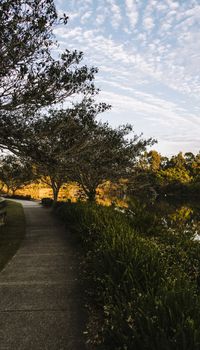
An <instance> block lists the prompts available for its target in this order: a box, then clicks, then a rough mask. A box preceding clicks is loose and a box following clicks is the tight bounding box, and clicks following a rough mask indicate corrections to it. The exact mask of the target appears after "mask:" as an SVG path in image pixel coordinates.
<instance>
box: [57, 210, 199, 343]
mask: <svg viewBox="0 0 200 350" xmlns="http://www.w3.org/2000/svg"><path fill="white" fill-rule="evenodd" d="M54 209H55V211H56V213H57V215H58V216H59V217H60V218H61V219H62V220H64V221H65V223H66V224H67V226H68V227H70V229H71V232H72V233H73V234H74V235H75V236H77V237H78V238H79V239H80V242H81V243H82V245H83V248H84V249H83V251H84V260H85V261H84V264H83V266H84V270H83V278H85V279H86V281H88V295H89V296H90V298H89V304H90V308H89V312H88V316H89V317H88V319H89V323H88V326H87V343H88V344H90V345H91V349H94V348H95V349H96V350H132V349H137V350H161V349H162V350H180V349H181V350H199V349H200V329H199V324H200V311H199V310H200V263H199V259H200V244H199V242H197V241H192V240H190V234H188V237H189V238H187V236H185V235H184V236H183V237H182V232H180V230H178V231H177V232H176V231H173V232H171V231H170V230H168V229H166V231H164V230H163V231H162V232H160V234H158V233H159V232H158V231H159V230H158V229H157V228H156V227H155V235H153V233H152V234H151V236H149V232H147V234H146V235H145V232H140V231H141V229H139V230H137V229H136V228H135V227H134V223H135V221H134V222H133V220H130V217H129V216H126V215H124V214H122V213H121V212H118V211H116V210H113V208H111V207H101V206H97V205H91V204H87V203H71V204H70V203H65V204H62V203H60V204H59V203H58V204H57V208H56V207H54ZM142 214H143V216H144V218H146V212H145V211H144V213H140V215H139V218H136V219H137V220H136V221H137V222H138V221H139V220H142V218H143V216H142ZM136 226H137V227H138V225H136ZM140 227H142V226H141V225H140ZM145 228H146V225H145ZM94 323H95V324H96V325H95V326H94ZM89 348H90V347H89Z"/></svg>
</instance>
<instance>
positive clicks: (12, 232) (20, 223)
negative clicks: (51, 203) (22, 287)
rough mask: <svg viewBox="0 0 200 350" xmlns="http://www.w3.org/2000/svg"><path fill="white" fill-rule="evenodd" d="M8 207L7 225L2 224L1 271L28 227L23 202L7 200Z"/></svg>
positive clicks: (0, 229) (0, 232)
mask: <svg viewBox="0 0 200 350" xmlns="http://www.w3.org/2000/svg"><path fill="white" fill-rule="evenodd" d="M6 209H7V221H6V225H4V226H0V271H1V270H2V269H3V267H4V266H5V265H6V263H7V262H8V261H9V260H10V259H11V258H12V256H13V255H14V254H15V253H16V251H17V250H18V248H19V246H20V243H21V241H22V240H23V238H24V236H25V227H26V225H25V216H24V211H23V207H22V205H21V204H19V203H16V202H14V201H7V207H6Z"/></svg>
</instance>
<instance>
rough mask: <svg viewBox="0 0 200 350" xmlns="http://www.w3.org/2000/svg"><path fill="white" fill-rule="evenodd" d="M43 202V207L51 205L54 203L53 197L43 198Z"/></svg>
mask: <svg viewBox="0 0 200 350" xmlns="http://www.w3.org/2000/svg"><path fill="white" fill-rule="evenodd" d="M41 203H42V205H43V207H51V206H52V205H53V199H52V198H42V199H41Z"/></svg>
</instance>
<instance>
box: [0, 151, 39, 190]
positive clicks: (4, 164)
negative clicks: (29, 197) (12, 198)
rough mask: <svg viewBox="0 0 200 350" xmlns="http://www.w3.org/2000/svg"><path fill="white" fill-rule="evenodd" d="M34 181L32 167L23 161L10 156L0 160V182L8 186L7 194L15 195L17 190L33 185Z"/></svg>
mask: <svg viewBox="0 0 200 350" xmlns="http://www.w3.org/2000/svg"><path fill="white" fill-rule="evenodd" d="M33 179H34V175H33V172H32V167H31V165H30V164H29V163H27V162H23V161H22V160H21V159H19V158H17V157H15V156H12V155H8V156H5V157H2V158H1V160H0V180H1V182H2V183H3V184H4V185H6V187H7V193H9V192H10V191H11V192H12V194H13V195H14V194H15V192H16V191H17V190H19V189H20V188H23V187H24V186H25V185H27V184H29V183H31V182H32V181H33Z"/></svg>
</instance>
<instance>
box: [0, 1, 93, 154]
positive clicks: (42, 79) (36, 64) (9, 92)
mask: <svg viewBox="0 0 200 350" xmlns="http://www.w3.org/2000/svg"><path fill="white" fill-rule="evenodd" d="M66 22H67V17H66V16H64V17H63V18H62V19H59V18H58V15H57V13H56V9H55V6H54V2H53V0H1V2H0V46H1V49H0V146H2V147H5V145H6V146H7V147H8V148H9V142H8V140H7V136H9V137H10V138H11V137H13V138H15V137H16V136H18V134H17V131H18V130H14V127H15V125H16V124H18V125H19V120H21V118H22V119H24V118H25V115H26V116H27V109H28V110H29V116H30V113H33V112H34V111H35V110H37V109H38V108H42V107H45V106H48V105H51V104H52V103H58V102H60V101H62V100H63V99H65V98H66V97H68V96H71V95H73V94H76V93H84V94H86V93H91V94H93V93H94V91H95V88H94V85H93V83H92V80H93V78H94V74H95V73H96V72H97V69H96V68H93V67H92V68H88V67H87V66H85V65H83V66H82V67H81V66H80V65H79V64H80V62H81V60H82V57H83V54H82V52H77V51H73V52H70V51H69V50H65V51H64V52H63V53H62V54H61V55H59V57H58V58H57V59H55V58H53V57H52V54H51V48H52V47H53V45H54V47H55V44H56V43H55V40H54V37H53V34H52V30H53V28H54V27H55V25H57V24H60V23H64V24H65V23H66ZM11 135H13V136H11Z"/></svg>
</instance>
